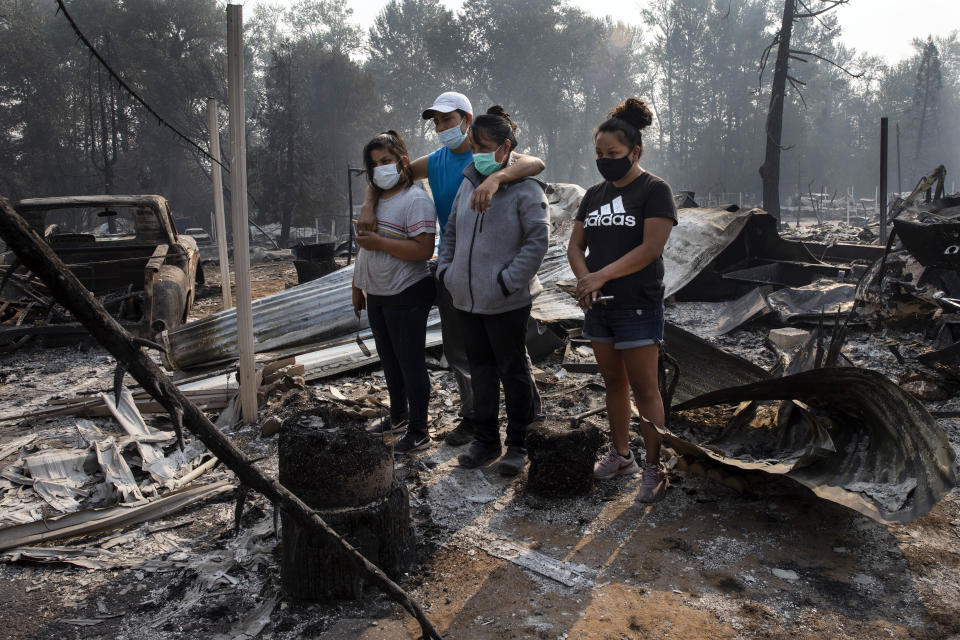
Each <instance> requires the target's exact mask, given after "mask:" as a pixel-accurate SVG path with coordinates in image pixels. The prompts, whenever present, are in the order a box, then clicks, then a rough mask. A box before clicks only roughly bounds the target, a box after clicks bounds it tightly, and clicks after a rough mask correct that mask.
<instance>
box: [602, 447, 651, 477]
mask: <svg viewBox="0 0 960 640" xmlns="http://www.w3.org/2000/svg"><path fill="white" fill-rule="evenodd" d="M639 472H640V467H639V466H638V465H637V459H636V458H635V457H634V455H633V451H632V450H631V451H630V457H629V458H624V457H623V456H622V455H620V454H619V453H617V450H616V449H615V448H613V447H610V451H608V452H607V457H606V458H604V459H603V460H601V461H600V462H598V463H597V466H596V467H594V468H593V477H594V478H596V479H597V480H609V479H610V478H612V477H614V476H618V475H620V474H622V473H628V474H630V475H633V474H635V473H639Z"/></svg>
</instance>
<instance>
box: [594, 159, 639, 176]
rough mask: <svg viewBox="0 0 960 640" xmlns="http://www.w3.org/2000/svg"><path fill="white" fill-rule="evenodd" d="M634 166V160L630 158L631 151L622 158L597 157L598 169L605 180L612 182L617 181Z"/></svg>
mask: <svg viewBox="0 0 960 640" xmlns="http://www.w3.org/2000/svg"><path fill="white" fill-rule="evenodd" d="M632 166H633V160H631V159H630V154H629V153H628V154H627V155H625V156H623V157H622V158H597V171H599V172H600V175H601V176H603V179H604V180H609V181H610V182H616V181H617V180H619V179H620V178H622V177H623V176H625V175H627V172H628V171H630V167H632Z"/></svg>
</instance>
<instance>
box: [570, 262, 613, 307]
mask: <svg viewBox="0 0 960 640" xmlns="http://www.w3.org/2000/svg"><path fill="white" fill-rule="evenodd" d="M605 284H607V278H606V277H604V276H603V274H601V273H600V272H599V271H596V272H593V273H588V274H587V275H585V276H583V277H581V278H578V279H577V303H579V305H580V307H581V308H582V309H589V308H591V307H592V306H593V301H594V300H596V299H597V298H598V297H599V296H600V295H601V294H600V289H601V288H602V287H603V285H605Z"/></svg>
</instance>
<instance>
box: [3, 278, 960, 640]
mask: <svg viewBox="0 0 960 640" xmlns="http://www.w3.org/2000/svg"><path fill="white" fill-rule="evenodd" d="M271 268H272V269H278V268H280V269H282V267H277V266H272V267H271ZM276 280H278V281H279V282H280V285H281V286H282V282H283V277H282V276H281V278H277V279H276ZM667 318H668V320H670V321H672V322H675V323H676V324H678V325H680V326H682V327H684V328H686V329H688V330H690V331H693V332H695V333H696V332H697V330H698V329H702V328H705V327H707V326H710V325H712V324H713V323H714V322H715V320H716V317H715V308H714V307H712V306H710V305H708V304H700V303H682V304H675V305H671V306H669V308H668V314H667ZM771 326H772V325H768V324H765V321H763V320H760V321H755V322H753V323H750V324H748V325H746V326H745V327H743V328H742V329H740V330H737V331H734V332H732V333H730V334H728V335H726V336H721V337H717V338H711V339H710V340H711V341H712V342H714V343H715V344H717V345H718V346H721V347H722V348H724V349H726V350H728V351H731V352H733V353H736V354H738V355H741V356H743V357H745V358H747V359H749V360H751V361H753V362H754V363H756V364H759V365H760V366H763V367H770V366H771V365H772V364H773V363H774V362H775V357H774V355H773V354H772V352H771V351H770V350H769V349H768V348H767V347H766V346H765V338H766V335H767V333H768V331H769V329H770V328H771ZM891 343H893V344H896V345H898V346H899V350H900V353H901V355H903V356H905V357H906V358H907V360H906V363H905V364H899V363H898V360H897V359H896V357H895V356H894V354H893V352H892V351H891V350H890V348H889V346H890V344H891ZM924 349H925V347H924V340H923V337H922V335H921V332H920V331H919V330H916V329H914V330H910V329H888V330H887V331H886V332H885V333H879V334H878V333H875V332H874V331H873V330H872V329H869V328H867V327H865V326H857V327H853V328H852V329H851V335H850V337H849V339H848V341H847V344H846V346H845V348H844V354H845V355H846V356H847V357H848V358H849V359H850V361H851V362H853V363H854V364H856V365H857V366H862V367H867V368H871V369H875V370H877V371H880V372H882V373H884V374H885V375H887V376H888V377H889V378H890V379H891V380H893V381H895V382H897V381H899V380H901V379H902V378H903V377H904V375H906V374H907V373H909V370H910V367H911V365H910V364H909V363H910V358H909V356H910V355H911V353H913V352H920V351H922V350H924ZM0 364H2V367H0V397H2V398H3V408H2V413H3V414H4V415H8V414H10V413H17V412H31V411H38V410H40V409H43V408H45V407H46V406H48V404H49V402H50V400H51V399H53V398H55V397H58V396H66V395H76V394H78V393H90V392H93V391H95V390H107V389H109V388H110V387H111V385H112V374H113V366H114V363H113V361H112V358H111V357H109V356H108V355H107V354H106V353H105V352H103V351H102V350H101V349H100V348H99V347H97V346H91V345H81V346H72V347H61V348H55V349H44V348H42V347H41V346H31V347H29V348H26V349H23V350H21V351H19V352H17V353H15V354H11V355H6V356H2V359H0ZM537 366H538V368H539V371H538V373H537V379H538V384H539V387H540V391H541V394H542V396H543V398H544V405H545V408H546V412H547V413H548V415H550V416H553V417H557V418H564V417H566V416H569V415H572V414H575V413H578V412H580V411H584V410H585V409H587V408H591V407H592V406H595V405H596V404H597V403H599V402H602V395H601V394H602V392H600V391H597V390H595V389H593V388H591V387H590V386H588V384H587V383H589V382H591V381H599V376H596V375H591V374H577V373H571V372H566V371H563V370H562V367H561V363H560V354H559V353H556V354H554V355H552V356H551V357H549V358H547V359H546V360H545V361H543V362H540V363H537ZM431 378H432V380H433V384H434V395H433V399H432V404H431V409H430V414H431V417H432V418H433V422H432V435H433V436H434V440H433V442H432V444H431V446H430V447H429V448H428V449H426V450H424V451H419V452H417V453H415V454H414V455H412V456H410V457H408V458H402V459H397V462H396V470H395V471H396V475H397V476H398V477H400V478H402V479H403V481H404V482H405V483H406V484H407V487H408V489H409V492H410V501H411V515H412V518H413V524H414V526H415V528H416V534H417V542H418V549H417V553H418V565H417V566H416V568H415V569H414V570H412V571H411V572H410V573H409V574H408V575H405V576H403V578H402V580H401V581H400V582H401V586H403V587H404V588H405V589H407V590H408V591H409V592H410V593H411V595H412V596H413V597H414V598H415V599H416V600H418V601H419V602H420V603H421V604H422V605H423V606H424V608H425V609H426V611H427V613H428V615H429V617H430V618H431V620H432V621H433V623H434V624H435V625H436V626H437V628H438V629H439V630H440V631H441V632H442V633H443V634H444V637H446V638H470V639H484V638H491V639H493V638H498V639H499V638H545V639H550V640H558V639H569V640H572V639H588V638H589V639H608V638H672V639H675V638H704V637H716V638H756V637H763V638H857V639H862V638H888V637H889V638H931V639H933V638H938V639H939V638H949V637H956V636H958V635H960V602H958V599H957V594H958V593H960V509H958V505H960V490H956V489H955V490H953V491H952V492H951V493H950V494H948V495H947V496H946V497H945V498H943V500H941V502H940V503H939V504H938V505H937V506H936V507H935V508H934V509H933V511H932V512H931V513H929V514H928V515H926V516H924V517H922V518H920V519H918V520H916V521H914V522H911V523H906V524H900V525H893V526H886V525H882V524H879V523H877V522H875V521H873V520H871V519H869V518H867V517H865V516H862V515H860V514H858V513H856V512H853V511H850V510H848V509H846V508H844V507H841V506H839V505H836V504H833V503H830V502H827V501H824V500H820V499H818V498H816V497H814V496H813V495H812V493H810V492H809V491H807V490H806V489H803V488H802V487H800V486H799V485H797V484H795V483H793V482H791V481H789V480H785V479H775V480H771V481H770V482H767V483H765V484H761V485H757V486H754V487H752V488H751V489H749V490H748V491H747V492H745V493H743V494H739V493H737V492H735V491H734V490H733V489H731V488H728V487H727V486H724V485H722V484H719V483H717V482H714V481H713V480H708V479H706V478H704V477H702V476H697V475H692V474H685V473H681V472H679V471H676V470H674V471H673V472H672V473H671V483H672V488H671V489H670V491H669V493H668V495H667V497H666V498H665V499H664V500H663V501H662V502H660V503H658V504H656V505H652V506H642V505H637V504H636V503H635V502H634V500H633V498H634V496H635V494H636V491H637V489H638V483H639V479H638V478H624V477H621V478H618V479H615V480H612V481H607V482H598V483H596V484H595V486H594V489H593V490H592V492H591V493H589V494H588V495H586V496H582V497H577V498H563V499H560V498H555V499H549V498H541V497H534V496H531V495H529V494H528V493H526V492H525V491H524V488H525V480H526V478H525V474H521V475H520V476H519V477H517V478H503V477H501V476H499V475H497V473H496V471H495V468H494V467H492V466H491V467H488V468H484V469H479V470H467V469H461V468H459V467H457V465H456V455H457V454H458V453H459V452H460V451H461V450H462V449H461V448H458V447H451V446H449V445H446V444H445V443H444V442H443V441H442V437H443V435H444V434H445V433H446V432H447V431H449V430H450V429H452V428H453V426H454V425H455V421H456V411H457V404H456V402H457V394H456V387H455V384H454V383H453V380H452V376H451V375H450V374H449V373H448V372H446V371H442V370H435V371H432V372H431ZM303 393H304V394H305V395H304V396H302V397H303V398H305V399H306V401H312V400H313V399H317V400H318V401H319V400H327V401H337V400H336V399H337V398H341V397H342V398H347V399H360V398H367V397H371V396H372V397H375V398H376V399H377V400H378V401H380V402H386V400H387V398H386V391H385V385H384V383H383V377H382V372H380V371H377V370H367V371H361V372H356V373H354V374H352V375H347V376H342V377H339V378H336V379H330V380H323V381H318V382H317V383H315V384H312V385H309V386H308V388H307V389H306V390H305V391H304V392H303ZM372 404H374V405H375V404H376V403H372ZM925 404H926V406H927V408H928V409H930V410H932V411H949V410H957V409H960V400H958V398H957V397H956V395H955V394H954V396H953V397H951V398H949V399H947V400H939V401H925ZM282 411H283V407H282V405H281V404H280V403H278V402H276V401H274V402H272V403H271V404H268V406H267V407H265V408H264V409H263V410H262V411H261V418H262V419H265V418H266V417H268V416H269V415H272V414H277V413H281V412H282ZM590 419H591V420H598V423H597V424H599V425H601V427H602V428H603V429H604V431H605V423H604V420H603V418H602V416H600V417H599V418H596V417H595V418H590ZM75 422H76V418H74V417H58V418H54V419H50V420H29V419H28V420H21V421H8V422H4V423H3V424H0V443H2V442H7V441H9V440H12V439H13V438H14V437H19V436H22V435H24V434H25V433H31V432H32V433H37V434H38V436H39V442H40V443H46V445H47V446H52V447H67V446H73V443H74V440H75V435H74V434H75V432H76V429H75ZM94 422H96V423H97V424H98V425H100V426H101V429H102V430H103V431H104V432H105V433H107V432H111V431H117V427H116V426H111V423H110V420H108V419H105V418H98V419H94ZM938 422H939V425H940V426H941V428H942V429H943V430H944V431H945V433H946V434H947V436H948V437H949V439H950V441H951V444H952V445H953V447H954V449H955V450H956V451H958V452H960V420H958V419H957V418H943V419H939V420H938ZM230 437H231V438H232V439H233V440H234V441H235V442H236V443H237V444H238V445H239V446H241V447H242V448H243V449H244V450H245V451H247V452H248V453H249V454H250V455H252V456H253V457H255V458H257V457H263V459H262V460H261V461H260V462H258V463H257V464H258V466H260V467H261V468H263V469H265V470H267V471H268V473H270V474H272V475H275V474H276V465H277V462H276V448H277V436H276V435H274V436H271V437H267V438H264V437H262V436H261V431H260V425H259V424H256V425H250V426H247V427H242V428H239V429H237V430H235V431H233V432H231V433H230ZM634 445H635V446H639V445H640V441H639V438H637V437H635V441H634ZM12 459H13V457H11V458H9V459H8V460H4V461H0V465H3V466H5V465H6V464H8V463H9V462H10V461H11V460H12ZM217 480H233V476H232V474H231V473H230V472H229V471H226V470H224V469H223V468H222V467H221V468H218V469H216V470H214V471H212V472H209V473H208V474H206V475H205V476H204V477H203V478H202V479H201V481H202V482H214V481H217ZM233 519H234V502H233V497H232V496H231V495H227V496H225V497H221V498H218V499H216V500H214V501H210V502H206V503H204V504H202V505H199V506H196V507H193V508H191V509H189V510H187V511H181V512H179V513H176V514H174V515H172V516H169V517H166V518H162V519H159V520H153V521H150V522H148V523H144V524H141V525H137V526H134V527H130V528H127V529H123V530H119V531H113V532H111V533H108V534H105V535H101V536H97V537H94V538H75V539H67V540H60V541H57V542H56V543H54V544H55V545H57V546H61V547H82V548H85V549H88V550H90V552H91V553H99V552H103V553H109V554H110V557H111V559H112V560H114V561H115V563H116V565H117V566H115V567H114V568H106V569H83V568H79V567H75V566H70V565H63V564H51V565H46V564H31V563H28V562H5V563H2V564H0V578H2V579H0V594H2V597H3V600H4V602H5V603H6V606H5V607H4V608H3V610H2V612H0V619H2V624H0V629H2V630H0V636H2V637H6V638H58V639H59V638H138V639H153V638H156V639H161V638H162V639H174V638H197V637H210V638H220V637H223V638H236V637H260V638H275V639H280V638H284V639H286V638H290V639H292V638H331V639H332V638H363V639H367V638H370V639H372V638H388V639H394V638H417V637H419V627H418V625H417V624H416V623H415V622H414V621H413V620H412V619H411V618H410V617H409V616H408V615H407V614H406V613H405V612H404V611H403V610H402V609H401V608H400V607H398V606H397V605H395V604H394V603H393V602H391V601H390V600H389V599H387V598H386V597H385V596H383V595H382V594H379V593H377V592H375V591H370V592H369V593H368V595H367V596H366V597H365V598H364V599H363V600H361V601H357V602H340V603H327V604H307V603H299V602H294V601H291V600H289V599H287V598H286V597H285V596H284V594H283V593H282V592H281V590H280V588H279V565H278V557H279V556H278V550H277V538H276V536H275V535H274V531H273V507H272V505H271V504H269V503H268V502H267V501H266V500H264V499H263V498H262V497H260V496H258V495H256V494H252V495H251V497H250V499H249V500H248V501H247V505H246V509H245V512H244V515H243V517H242V522H241V523H242V527H241V530H240V532H239V534H234V532H233ZM244 634H246V635H244Z"/></svg>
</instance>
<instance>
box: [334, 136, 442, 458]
mask: <svg viewBox="0 0 960 640" xmlns="http://www.w3.org/2000/svg"><path fill="white" fill-rule="evenodd" d="M363 163H364V166H365V167H366V170H367V178H368V179H369V180H370V183H371V186H372V188H373V189H374V190H375V191H376V193H377V202H376V215H377V228H376V231H364V230H361V231H359V232H358V234H357V244H358V245H359V246H360V251H359V252H358V253H357V263H356V266H355V267H354V272H353V310H354V313H356V314H357V316H358V317H359V315H360V311H361V310H362V309H364V308H366V309H367V315H368V317H369V319H370V328H371V329H372V330H373V338H374V341H375V342H376V345H377V353H378V354H379V356H380V362H381V364H382V365H383V373H384V375H385V376H386V379H387V390H388V391H389V394H390V416H389V417H388V418H384V419H383V420H382V421H380V422H379V423H378V424H376V425H375V426H374V427H373V429H374V430H375V431H377V432H379V433H392V432H394V431H399V430H401V429H403V428H404V427H406V433H405V434H404V435H403V437H401V438H400V439H399V440H397V442H396V443H394V452H395V453H409V452H410V451H413V450H414V449H419V448H421V447H424V446H426V445H427V444H428V443H429V442H430V436H429V435H428V433H427V405H428V403H429V400H430V378H429V376H428V375H427V367H426V358H425V346H424V345H425V341H426V331H427V314H428V313H429V312H430V307H431V306H432V305H433V299H434V296H435V293H436V292H435V289H434V281H433V276H432V275H431V274H430V269H429V268H428V266H427V260H429V259H430V257H431V256H432V255H433V247H434V238H435V235H436V220H437V213H436V209H435V208H434V205H433V200H432V199H431V198H430V196H429V195H428V194H427V193H426V192H425V191H424V190H423V189H421V188H420V187H419V186H416V185H414V183H413V174H412V171H411V169H410V160H409V158H408V157H407V147H406V145H405V144H404V142H403V139H402V138H401V137H400V135H399V134H398V133H397V132H395V131H387V132H384V133H381V134H379V135H378V136H376V137H375V138H374V139H373V140H371V141H370V142H368V143H367V145H366V146H365V147H364V148H363Z"/></svg>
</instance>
